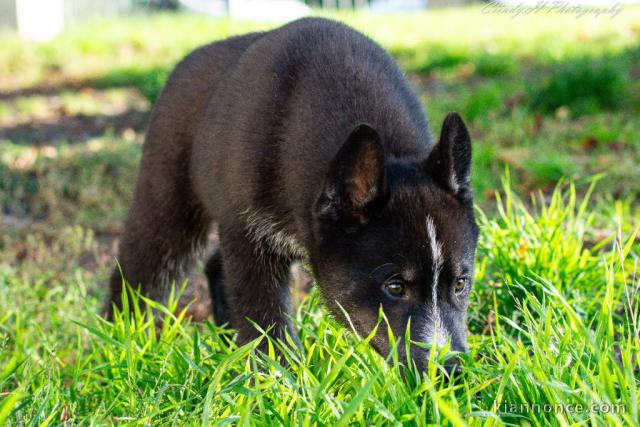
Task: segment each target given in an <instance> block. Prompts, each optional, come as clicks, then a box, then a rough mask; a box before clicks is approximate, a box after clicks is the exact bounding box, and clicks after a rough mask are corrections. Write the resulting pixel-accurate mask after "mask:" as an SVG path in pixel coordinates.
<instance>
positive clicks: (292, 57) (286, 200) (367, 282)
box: [108, 19, 478, 369]
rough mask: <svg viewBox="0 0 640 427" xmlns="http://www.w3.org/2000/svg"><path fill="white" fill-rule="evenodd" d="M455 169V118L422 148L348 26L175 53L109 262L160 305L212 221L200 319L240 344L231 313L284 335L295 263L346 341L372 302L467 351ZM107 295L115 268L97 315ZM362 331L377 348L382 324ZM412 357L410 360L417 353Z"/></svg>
mask: <svg viewBox="0 0 640 427" xmlns="http://www.w3.org/2000/svg"><path fill="white" fill-rule="evenodd" d="M470 166H471V143H470V139H469V134H468V132H467V130H466V128H465V125H464V123H463V122H462V119H461V118H460V117H459V116H458V115H457V114H454V113H452V114H449V115H448V116H447V118H446V119H445V121H444V124H443V128H442V134H441V136H440V141H439V142H438V144H436V145H434V144H433V143H432V142H431V140H430V136H429V131H428V129H427V122H426V119H425V115H424V112H423V110H422V107H421V105H420V102H419V100H418V98H417V97H416V95H415V94H414V92H413V91H412V90H411V88H410V87H409V84H408V82H407V80H406V78H405V77H404V75H403V74H402V72H401V71H400V69H399V68H398V66H397V64H396V63H395V62H394V61H393V60H392V58H391V57H390V56H389V55H388V54H387V53H385V51H384V50H383V49H382V48H381V47H380V46H378V45H377V44H376V43H374V42H373V41H371V40H370V39H368V38H366V37H365V36H363V35H362V34H360V33H358V32H356V31H354V30H352V29H350V28H348V27H346V26H344V25H342V24H339V23H336V22H332V21H329V20H325V19H302V20H299V21H295V22H293V23H291V24H288V25H285V26H283V27H281V28H279V29H276V30H273V31H269V32H265V33H253V34H248V35H245V36H241V37H234V38H230V39H227V40H223V41H220V42H217V43H213V44H210V45H208V46H205V47H202V48H200V49H198V50H196V51H195V52H193V53H191V54H190V55H189V56H188V57H187V58H186V59H184V60H183V61H182V62H181V63H180V64H179V65H178V66H177V67H176V69H175V71H174V72H173V73H172V75H171V77H170V78H169V80H168V82H167V85H166V87H165V89H164V91H163V92H162V95H161V96H160V99H159V100H158V102H157V105H156V107H155V110H154V112H153V116H152V118H151V124H150V126H149V130H148V133H147V139H146V143H145V145H144V148H143V156H142V162H141V166H140V175H139V178H138V184H137V188H136V194H135V199H134V201H133V204H132V205H131V210H130V213H129V218H128V220H127V223H126V229H125V233H124V237H123V240H122V243H121V247H120V256H119V262H120V266H121V268H122V272H123V274H124V278H125V279H126V280H127V281H128V282H129V283H131V284H132V285H140V286H141V289H142V292H143V293H144V294H146V295H148V296H150V297H152V298H155V299H162V298H163V297H164V296H165V293H166V290H167V288H168V287H169V286H170V284H171V283H173V282H174V281H176V280H180V277H182V276H183V275H184V274H186V273H187V272H188V270H189V267H190V266H191V264H192V262H193V261H194V259H195V258H196V256H197V255H198V254H199V253H200V252H201V249H202V248H203V246H204V244H205V242H206V237H207V232H208V229H209V227H210V224H211V223H212V222H216V223H217V224H218V227H219V236H220V251H219V252H218V253H216V254H214V255H213V258H212V259H211V260H210V261H209V263H208V264H207V272H208V276H209V280H210V286H211V293H212V296H213V299H214V301H215V313H214V314H215V317H216V320H217V321H218V322H220V323H223V322H227V321H229V322H230V324H231V325H232V326H233V327H235V328H237V329H238V332H239V336H238V339H239V341H240V342H246V341H248V340H251V339H253V338H255V337H256V336H258V332H257V331H256V329H254V327H253V326H252V325H251V324H250V323H249V322H247V319H251V320H253V321H254V322H257V323H258V324H259V325H260V326H261V327H263V328H264V329H265V330H266V329H268V328H270V327H271V334H272V335H274V336H276V337H282V336H283V335H284V332H285V331H286V330H289V332H292V331H291V329H289V328H290V326H291V325H290V322H289V320H288V317H287V313H288V312H289V289H288V272H289V267H290V264H291V262H292V261H294V260H296V259H303V260H306V261H308V262H309V263H310V265H311V267H312V268H313V273H314V275H315V277H316V279H317V281H318V284H319V287H320V291H321V293H322V295H323V297H324V300H325V301H326V304H327V306H328V307H329V309H330V310H331V312H332V313H333V314H335V315H336V316H337V317H338V318H341V319H342V320H345V319H344V313H343V309H344V310H345V311H346V313H347V314H348V316H349V318H350V320H351V322H352V323H353V325H354V326H355V328H356V329H357V330H358V331H359V332H360V333H361V334H365V335H366V334H368V333H369V332H370V331H371V330H372V328H374V326H375V325H376V321H377V318H378V312H379V308H380V307H382V308H383V310H384V312H385V314H386V316H387V318H388V320H389V323H390V325H391V327H392V329H393V332H394V334H395V335H396V336H397V337H403V336H404V333H405V329H406V327H407V324H408V321H409V319H411V331H410V332H411V337H412V339H413V340H415V341H419V342H424V343H427V344H436V345H442V344H443V343H444V342H446V341H449V342H450V343H451V348H452V349H453V350H458V351H466V350H467V343H466V311H467V302H468V297H469V290H470V288H471V285H472V280H473V268H474V252H475V247H476V242H477V235H478V231H477V226H476V222H475V218H474V214H473V209H472V194H471V187H470ZM121 291H122V277H121V274H120V271H119V270H118V269H116V271H114V274H113V277H112V280H111V300H110V304H109V307H108V311H109V313H110V312H111V310H112V306H113V305H115V306H118V307H120V306H121V301H120V295H121ZM434 341H435V342H434ZM372 342H373V345H374V347H375V348H376V349H377V350H378V351H379V352H380V353H382V354H383V355H384V354H387V353H388V351H389V343H388V340H387V334H386V328H381V329H380V333H378V335H377V336H376V337H375V339H374V340H373V341H372ZM399 348H400V351H401V353H402V352H404V348H405V346H404V345H401V346H400V347H399ZM411 353H412V354H411V357H412V358H413V360H414V362H415V363H416V365H417V366H418V367H419V368H421V369H424V367H425V366H426V361H427V354H428V351H427V350H425V349H424V348H422V347H419V346H415V345H413V346H411ZM402 356H403V357H404V356H405V355H404V354H403V355H402Z"/></svg>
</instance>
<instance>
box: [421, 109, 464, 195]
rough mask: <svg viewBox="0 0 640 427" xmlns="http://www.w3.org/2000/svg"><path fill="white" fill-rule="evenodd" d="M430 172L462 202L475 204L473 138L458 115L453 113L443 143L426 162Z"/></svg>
mask: <svg viewBox="0 0 640 427" xmlns="http://www.w3.org/2000/svg"><path fill="white" fill-rule="evenodd" d="M425 169H426V172H427V173H428V174H429V175H431V176H432V177H433V179H434V180H435V181H436V182H437V183H438V184H440V185H441V186H442V187H443V188H444V189H446V190H447V191H449V192H451V193H453V194H454V195H455V196H456V197H457V198H458V199H459V200H460V201H462V202H464V203H471V199H472V191H471V138H470V137H469V132H468V131H467V127H466V126H465V125H464V122H463V121H462V117H460V115H458V113H449V114H448V115H447V117H446V118H445V119H444V123H443V124H442V132H441V133H440V140H439V141H438V144H436V146H435V147H434V148H433V150H432V151H431V153H430V154H429V156H428V157H427V160H426V161H425Z"/></svg>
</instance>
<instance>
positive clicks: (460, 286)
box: [453, 277, 467, 295]
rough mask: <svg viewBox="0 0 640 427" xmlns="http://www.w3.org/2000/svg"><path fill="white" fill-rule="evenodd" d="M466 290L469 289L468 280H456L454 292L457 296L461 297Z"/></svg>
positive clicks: (462, 278) (463, 278)
mask: <svg viewBox="0 0 640 427" xmlns="http://www.w3.org/2000/svg"><path fill="white" fill-rule="evenodd" d="M465 289H467V279H466V278H465V277H461V278H459V279H458V280H456V283H455V285H453V292H454V293H455V294H456V295H460V294H462V293H463V292H464V291H465Z"/></svg>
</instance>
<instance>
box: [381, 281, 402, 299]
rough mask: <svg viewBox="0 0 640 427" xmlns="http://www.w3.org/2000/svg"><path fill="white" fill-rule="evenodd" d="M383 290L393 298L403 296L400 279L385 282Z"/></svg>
mask: <svg viewBox="0 0 640 427" xmlns="http://www.w3.org/2000/svg"><path fill="white" fill-rule="evenodd" d="M384 288H385V289H386V291H387V292H388V293H389V294H390V295H392V296H394V297H401V296H403V295H404V282H403V281H402V280H400V279H393V278H392V279H389V280H387V281H386V282H385V284H384Z"/></svg>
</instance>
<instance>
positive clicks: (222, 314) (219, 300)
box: [204, 247, 230, 325]
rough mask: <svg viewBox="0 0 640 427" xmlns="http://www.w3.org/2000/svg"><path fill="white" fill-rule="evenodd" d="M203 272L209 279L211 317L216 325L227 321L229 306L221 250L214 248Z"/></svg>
mask: <svg viewBox="0 0 640 427" xmlns="http://www.w3.org/2000/svg"><path fill="white" fill-rule="evenodd" d="M204 272H205V274H206V276H207V280H208V281H209V292H210V293H211V302H212V305H213V317H214V319H215V321H216V324H218V325H224V324H225V323H229V321H230V319H229V306H228V303H227V296H226V294H225V292H226V291H225V287H224V286H225V285H224V271H223V261H222V252H221V251H220V248H219V247H218V248H216V249H215V251H214V252H213V255H211V257H210V258H209V261H207V264H206V266H205V269H204Z"/></svg>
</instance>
